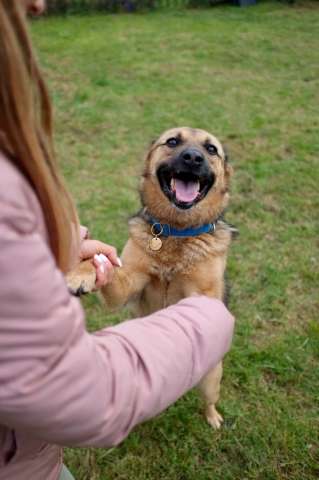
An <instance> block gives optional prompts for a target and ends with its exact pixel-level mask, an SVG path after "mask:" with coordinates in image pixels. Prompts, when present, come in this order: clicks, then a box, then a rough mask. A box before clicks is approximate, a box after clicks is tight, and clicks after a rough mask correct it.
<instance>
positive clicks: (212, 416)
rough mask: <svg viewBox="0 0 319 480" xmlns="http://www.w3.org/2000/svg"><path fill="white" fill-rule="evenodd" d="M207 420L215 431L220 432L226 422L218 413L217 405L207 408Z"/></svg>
mask: <svg viewBox="0 0 319 480" xmlns="http://www.w3.org/2000/svg"><path fill="white" fill-rule="evenodd" d="M205 413H206V420H207V422H208V423H209V425H211V426H212V427H213V428H214V429H215V430H218V429H219V428H220V427H221V426H222V423H223V421H224V419H223V417H222V416H221V415H220V413H218V412H217V410H216V408H215V405H208V406H207V408H206V412H205Z"/></svg>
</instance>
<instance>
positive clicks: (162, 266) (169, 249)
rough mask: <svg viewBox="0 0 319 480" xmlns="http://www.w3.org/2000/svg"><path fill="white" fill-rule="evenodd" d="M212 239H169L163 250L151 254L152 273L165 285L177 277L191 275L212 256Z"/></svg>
mask: <svg viewBox="0 0 319 480" xmlns="http://www.w3.org/2000/svg"><path fill="white" fill-rule="evenodd" d="M210 244H211V239H210V238H208V237H207V238H200V237H199V238H196V239H192V240H191V241H188V240H187V239H184V240H181V239H175V238H167V239H164V240H163V245H162V248H161V249H160V250H159V251H158V252H151V254H150V260H151V261H150V273H151V275H152V276H155V277H157V279H158V280H159V281H161V282H164V283H167V282H168V283H169V282H171V281H173V279H174V278H175V277H176V275H179V276H180V275H187V274H189V273H190V272H191V271H192V270H193V269H194V268H196V265H197V264H198V263H199V262H202V261H203V260H205V258H206V259H208V258H209V257H211V256H212V249H211V247H210Z"/></svg>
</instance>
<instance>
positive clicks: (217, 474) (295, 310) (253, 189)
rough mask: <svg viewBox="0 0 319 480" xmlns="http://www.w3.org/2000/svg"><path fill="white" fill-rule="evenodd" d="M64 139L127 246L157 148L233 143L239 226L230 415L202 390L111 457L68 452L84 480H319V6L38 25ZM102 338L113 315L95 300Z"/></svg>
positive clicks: (85, 201) (72, 170)
mask: <svg viewBox="0 0 319 480" xmlns="http://www.w3.org/2000/svg"><path fill="white" fill-rule="evenodd" d="M32 30H33V35H34V39H35V41H36V43H37V45H38V47H39V52H40V56H41V60H42V64H43V65H44V67H45V70H46V74H47V77H48V80H49V83H50V87H51V91H52V94H53V98H54V103H55V107H56V126H57V139H56V140H57V146H58V152H59V156H60V158H61V162H62V165H63V169H64V172H65V175H66V177H67V180H68V183H69V185H70V188H71V190H72V192H73V194H74V197H75V199H76V201H77V204H78V208H79V211H80V216H81V220H82V222H83V223H84V224H86V225H88V226H89V228H90V230H91V231H92V233H93V234H94V236H95V237H97V238H101V239H104V240H105V241H107V242H108V243H111V244H114V245H115V246H117V248H118V249H119V250H121V248H122V247H123V245H124V243H125V240H126V238H127V218H128V217H129V215H131V214H132V213H134V212H135V211H136V210H137V208H138V206H139V200H138V195H137V185H138V179H139V174H140V172H141V169H142V158H143V154H144V151H145V149H146V146H147V144H148V142H149V141H151V139H152V138H154V137H156V136H157V135H158V134H159V133H160V132H161V131H162V130H164V129H166V128H167V127H170V126H175V125H190V126H197V127H201V128H205V129H208V130H210V131H212V132H214V133H215V134H216V135H217V136H218V137H220V138H221V139H222V141H223V142H224V143H225V144H226V145H227V147H228V150H229V153H230V157H231V159H232V163H233V165H234V168H235V175H234V180H233V187H232V201H231V207H230V209H229V212H228V220H229V221H230V222H231V223H234V224H236V225H237V226H238V228H239V230H240V237H239V239H238V240H237V241H236V242H235V243H234V244H233V246H232V249H231V254H230V258H229V268H228V271H229V273H228V275H229V278H230V282H231V285H232V296H231V303H230V309H231V310H232V312H234V314H235V315H236V318H237V327H236V334H235V338H234V343H233V348H232V350H231V352H230V354H229V355H228V357H227V359H226V362H225V377H224V381H223V390H222V397H221V402H220V409H221V411H222V412H223V414H224V416H225V419H226V423H225V426H224V427H223V428H222V430H220V431H219V432H213V431H211V430H210V428H209V427H208V426H207V425H206V424H205V423H204V421H203V419H202V417H201V413H200V402H199V399H198V396H197V393H196V392H190V393H189V394H187V395H186V396H185V397H184V398H182V399H181V400H180V401H179V402H177V403H176V404H175V405H174V406H172V407H171V408H169V409H168V411H166V412H165V413H163V414H162V415H160V416H159V417H157V418H156V419H154V420H152V421H150V422H148V423H146V424H145V425H142V426H140V427H138V428H137V429H135V431H134V432H133V433H132V434H131V435H130V436H129V438H128V439H127V440H126V441H125V442H123V444H122V445H121V446H119V447H118V448H115V449H110V450H103V449H101V450H89V449H88V450H86V449H74V450H72V449H69V450H67V452H66V463H67V464H68V466H69V467H70V469H71V470H72V472H73V474H74V475H75V476H76V478H77V479H78V480H88V479H90V480H111V479H116V480H120V479H127V480H131V479H134V480H149V479H157V480H161V479H170V480H193V479H195V478H196V480H208V479H209V480H211V479H214V480H231V479H232V480H234V479H236V480H288V479H289V480H314V479H317V478H318V476H319V422H318V407H319V396H318V395H319V394H318V392H319V368H318V363H319V362H318V359H319V358H318V357H319V326H318V280H319V278H318V277H319V275H318V272H319V257H318V230H319V229H318V207H319V202H318V198H319V197H318V183H319V168H318V150H319V148H318V147H319V140H318V138H319V137H318V128H319V121H318V104H319V101H318V100H319V98H318V91H319V88H318V87H319V82H318V79H319V69H318V65H319V50H318V48H317V46H318V36H319V34H318V32H319V9H318V7H317V6H316V4H315V3H301V4H297V5H296V6H294V7H289V6H287V5H286V4H284V3H282V4H281V3H267V4H259V5H257V6H256V7H252V8H247V9H238V8H235V7H230V6H222V7H218V8H213V9H210V10H193V11H185V10H180V11H158V12H155V13H150V14H139V15H132V16H130V15H124V14H123V15H118V16H114V15H113V16H112V15H107V16H103V15H100V16H98V15H88V16H85V17H82V16H74V17H65V18H48V19H45V20H41V21H38V22H35V23H34V24H33V27H32ZM85 308H86V310H87V318H88V327H89V328H90V329H91V330H94V329H97V328H101V327H103V326H104V325H107V324H111V323H114V322H117V321H119V320H121V319H123V318H125V317H127V312H124V313H123V312H121V313H120V314H118V315H113V316H107V315H106V314H105V312H104V311H103V309H102V307H101V306H100V304H99V303H98V301H97V299H96V298H95V296H92V297H90V298H88V299H86V300H85Z"/></svg>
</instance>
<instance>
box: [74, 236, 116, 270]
mask: <svg viewBox="0 0 319 480" xmlns="http://www.w3.org/2000/svg"><path fill="white" fill-rule="evenodd" d="M101 253H102V254H103V255H105V256H106V257H107V258H108V259H109V260H110V262H111V263H112V264H113V265H114V266H116V267H120V266H122V263H121V261H120V259H119V258H118V256H117V251H116V248H114V247H112V246H111V245H107V244H106V243H103V242H100V241H99V240H84V241H83V242H82V244H81V251H80V255H81V259H82V260H84V259H86V258H92V257H93V256H94V255H95V254H101Z"/></svg>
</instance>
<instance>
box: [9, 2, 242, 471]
mask: <svg viewBox="0 0 319 480" xmlns="http://www.w3.org/2000/svg"><path fill="white" fill-rule="evenodd" d="M43 8H44V1H43V0H1V3H0V173H1V174H0V385H1V388H0V480H4V479H5V480H11V479H12V480H22V479H23V480H25V479H30V480H31V479H32V480H57V479H59V478H61V479H62V478H72V477H71V474H70V473H68V472H67V470H66V469H65V467H64V466H63V462H62V454H61V451H62V449H61V448H62V447H63V446H73V447H75V446H90V447H110V446H113V445H117V444H118V443H119V442H121V441H122V440H123V439H124V438H125V437H126V436H127V435H128V434H129V432H130V431H131V430H132V428H133V427H134V426H135V425H137V424H139V423H141V422H143V421H145V420H147V419H149V418H151V417H153V416H155V415H157V414H158V413H159V412H161V411H163V410H164V409H165V408H166V407H167V406H169V405H170V404H172V403H173V402H175V401H176V400H177V399H178V398H179V397H180V396H181V395H183V394H184V393H185V392H186V391H187V390H189V389H190V388H192V387H193V386H194V385H195V384H196V383H198V382H199V380H200V379H201V378H202V377H203V375H204V374H205V373H206V372H207V371H208V370H209V369H211V368H212V367H213V366H215V365H216V364H217V363H218V362H219V361H220V360H221V358H222V357H223V356H224V355H225V353H226V352H227V351H228V349H229V347H230V343H231V338H232V333H233V327H234V319H233V317H232V315H231V314H230V313H229V312H228V310H227V309H226V308H225V306H224V305H223V304H222V303H221V302H220V301H218V300H214V299H209V298H206V297H192V298H188V299H185V300H182V301H181V302H179V303H178V304H177V305H174V306H171V307H169V308H167V309H165V310H162V311H159V312H157V313H155V314H153V315H150V316H148V317H145V318H139V319H135V320H130V321H126V322H123V323H121V324H119V325H117V326H114V327H109V328H104V329H102V330H101V331H99V332H95V333H94V334H89V333H88V332H87V330H86V327H85V316H84V312H83V310H82V307H81V304H80V302H79V300H78V299H77V298H75V297H72V296H71V295H70V294H69V292H68V289H67V287H66V283H65V279H64V274H65V273H66V272H67V271H68V270H69V269H70V268H71V267H72V265H74V264H75V263H76V262H77V261H79V260H81V259H84V258H91V259H92V261H93V262H94V264H95V266H96V269H97V285H96V286H97V288H99V287H100V286H101V285H103V284H105V283H106V282H109V281H111V278H112V274H113V273H114V269H115V268H121V267H120V264H119V262H118V259H117V253H116V250H115V249H114V248H113V247H111V246H109V245H106V244H104V243H102V242H99V241H96V240H89V239H87V238H86V231H85V230H83V229H81V228H80V227H79V226H78V219H77V214H76V211H75V208H74V206H73V202H72V199H71V197H70V195H69V194H68V193H67V190H66V189H65V187H64V183H63V180H62V178H61V176H60V173H59V169H58V166H57V164H56V162H55V156H54V148H53V141H52V115H51V104H50V100H49V96H48V94H47V90H46V87H45V83H44V81H43V78H42V75H41V72H40V69H39V67H38V64H37V62H36V59H35V55H34V51H33V48H32V45H31V41H30V37H29V35H28V33H27V27H26V19H25V16H26V15H25V12H26V10H30V11H32V12H33V13H35V14H39V13H41V12H42V10H43ZM101 254H102V256H101Z"/></svg>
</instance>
